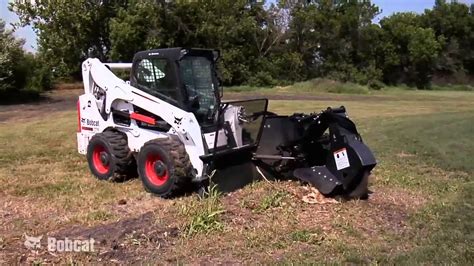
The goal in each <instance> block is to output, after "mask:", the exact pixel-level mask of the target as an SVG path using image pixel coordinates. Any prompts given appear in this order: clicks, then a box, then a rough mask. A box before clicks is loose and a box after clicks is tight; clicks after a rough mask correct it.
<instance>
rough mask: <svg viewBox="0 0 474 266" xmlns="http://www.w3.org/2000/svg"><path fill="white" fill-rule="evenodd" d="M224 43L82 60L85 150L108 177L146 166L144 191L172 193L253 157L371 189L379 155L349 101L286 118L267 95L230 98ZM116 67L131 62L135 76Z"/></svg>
mask: <svg viewBox="0 0 474 266" xmlns="http://www.w3.org/2000/svg"><path fill="white" fill-rule="evenodd" d="M218 57H219V53H218V51H216V50H206V49H185V48H168V49H156V50H149V51H142V52H138V53H137V54H135V56H134V58H133V62H132V63H131V64H124V63H102V62H101V61H99V60H98V59H95V58H89V59H87V60H86V61H84V62H83V64H82V76H83V82H84V94H82V95H80V96H79V100H78V102H77V111H78V133H77V144H78V150H79V153H81V154H85V155H86V156H87V161H88V163H89V168H90V170H91V172H92V174H93V175H94V176H96V177H97V178H98V179H100V180H118V179H123V178H125V177H127V176H131V175H133V174H134V172H135V173H136V172H137V171H138V175H139V176H140V178H141V180H142V182H143V185H144V187H145V189H146V190H147V191H149V192H151V193H154V194H157V195H159V196H162V197H171V196H173V195H176V193H177V192H179V191H180V190H182V189H183V188H184V187H185V186H188V185H189V184H191V183H193V182H194V183H198V184H201V183H205V182H206V180H207V179H208V178H209V175H210V173H211V172H213V171H214V170H215V169H223V168H225V167H226V165H233V164H236V163H239V162H240V163H241V162H242V161H243V162H247V163H248V162H251V164H252V165H254V167H259V169H257V170H260V168H261V169H264V171H266V173H270V174H272V175H273V176H277V177H286V178H292V177H296V178H298V179H301V180H303V181H305V182H308V183H310V184H312V185H313V186H315V187H316V188H317V189H318V190H319V191H321V193H323V194H325V195H350V196H355V197H364V196H365V195H366V194H367V179H368V175H369V174H370V171H371V170H372V169H373V168H374V167H375V165H376V161H375V158H374V156H373V154H372V152H371V151H370V149H369V148H368V147H367V146H366V145H365V144H364V143H363V142H362V139H361V137H360V135H359V133H358V132H357V130H356V126H355V125H354V123H353V122H352V121H351V120H349V119H348V118H347V115H346V110H345V108H344V107H339V108H328V109H327V110H324V111H322V112H320V113H312V114H301V113H295V114H293V115H290V116H281V115H276V114H274V113H271V112H268V111H267V105H268V100H267V99H255V100H247V101H232V102H231V101H226V102H224V101H222V100H221V98H222V91H221V90H220V89H219V81H218V78H217V72H216V61H217V59H218ZM111 69H131V72H130V81H124V80H122V79H120V78H118V77H117V76H116V75H115V74H114V73H113V72H112V71H111Z"/></svg>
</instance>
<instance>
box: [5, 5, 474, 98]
mask: <svg viewBox="0 0 474 266" xmlns="http://www.w3.org/2000/svg"><path fill="white" fill-rule="evenodd" d="M24 2H25V3H16V4H11V6H10V8H11V9H12V10H13V11H15V12H16V13H17V14H18V15H19V17H20V21H21V22H20V23H19V24H18V25H17V26H21V25H27V24H30V25H32V26H33V28H34V29H35V31H36V32H37V34H38V51H37V54H36V55H35V59H36V60H37V61H40V62H42V63H41V64H40V65H41V68H42V69H50V70H54V71H49V72H48V71H44V70H43V71H39V72H40V74H41V75H48V74H50V75H52V78H53V79H57V78H73V79H80V74H81V71H80V64H81V62H82V60H84V59H85V58H86V57H87V56H88V55H89V53H90V52H91V51H93V53H94V55H95V56H96V57H98V58H100V59H101V60H103V61H122V62H129V61H131V59H132V57H133V55H134V53H135V52H137V51H140V50H144V49H152V48H163V47H173V46H183V47H200V48H217V49H220V50H221V54H222V57H221V60H220V62H219V71H220V73H221V76H222V80H223V83H224V85H240V84H249V85H254V86H271V85H277V84H289V83H292V82H296V81H303V80H308V79H313V78H318V77H324V78H330V79H334V80H339V81H343V82H346V81H348V82H355V83H358V84H363V85H368V86H369V87H371V88H374V89H380V88H381V87H383V86H385V85H400V84H404V85H407V86H413V87H415V86H416V87H418V88H420V89H429V88H430V86H431V84H432V83H433V82H434V83H440V84H446V83H455V84H459V83H462V84H466V83H469V82H470V81H471V80H472V76H473V75H474V49H473V45H474V5H473V6H467V5H465V4H463V3H458V2H456V1H450V2H447V1H445V0H436V1H435V4H434V7H433V8H432V9H429V10H425V12H424V13H422V14H416V13H410V12H404V13H395V14H392V15H390V16H388V17H384V18H382V19H381V20H380V21H379V22H375V18H376V17H377V16H378V15H379V14H380V11H381V10H380V8H379V7H377V6H376V5H375V4H373V3H372V2H371V1H369V0H366V1H360V0H280V1H276V3H265V1H256V0H233V1H228V0H206V1H205V0H195V1H190V0H188V1H184V0H181V1H179V0H176V1H169V0H116V1H112V0H75V1H66V0H38V1H36V4H34V5H32V4H30V3H29V1H24ZM0 30H1V28H0ZM2 31H3V32H5V30H2ZM0 34H2V33H1V31H0ZM3 35H5V34H4V33H3ZM2 40H3V39H2ZM0 49H2V48H0ZM2 52H3V51H2ZM1 58H2V57H0V59H1ZM2 60H3V59H2ZM2 65H3V64H2ZM0 72H1V73H3V72H4V70H2V69H0ZM1 75H3V74H1ZM0 79H1V76H0ZM49 79H50V78H49V77H48V78H44V80H49ZM41 80H43V78H42V79H41Z"/></svg>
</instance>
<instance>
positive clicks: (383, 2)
mask: <svg viewBox="0 0 474 266" xmlns="http://www.w3.org/2000/svg"><path fill="white" fill-rule="evenodd" d="M271 1H272V0H271ZM434 1H435V0H372V2H373V3H374V4H376V5H377V6H379V8H380V9H381V11H382V13H381V14H380V15H379V16H378V17H377V18H376V19H375V22H379V21H380V19H381V18H383V17H384V16H389V15H391V14H393V13H395V12H416V13H422V12H423V11H424V10H425V9H427V8H431V7H433V5H434ZM8 2H10V0H0V18H1V19H3V20H5V21H6V22H7V24H10V23H15V22H18V16H16V14H15V13H13V12H10V11H9V10H8V8H7V7H8ZM459 2H462V3H466V4H469V5H470V4H473V3H474V0H459ZM15 35H16V36H18V37H20V38H23V39H25V41H26V42H25V45H24V48H25V49H26V50H27V51H30V52H34V51H35V50H36V46H37V45H36V34H35V33H34V31H33V29H32V28H31V27H24V28H20V29H17V30H16V32H15Z"/></svg>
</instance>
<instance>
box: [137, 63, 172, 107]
mask: <svg viewBox="0 0 474 266" xmlns="http://www.w3.org/2000/svg"><path fill="white" fill-rule="evenodd" d="M135 65H136V69H135V71H134V73H135V76H134V77H133V79H132V80H133V81H134V82H132V84H131V85H132V86H134V87H136V88H138V89H140V90H142V91H144V92H146V93H149V94H151V95H153V96H155V97H157V98H160V99H162V100H164V101H166V102H169V103H171V104H173V105H175V106H181V105H180V102H181V100H180V99H181V94H180V91H179V89H178V83H177V77H176V71H175V69H176V66H175V64H174V63H172V62H171V61H170V60H168V59H165V58H143V59H140V60H139V61H138V62H136V63H135ZM133 83H135V84H133Z"/></svg>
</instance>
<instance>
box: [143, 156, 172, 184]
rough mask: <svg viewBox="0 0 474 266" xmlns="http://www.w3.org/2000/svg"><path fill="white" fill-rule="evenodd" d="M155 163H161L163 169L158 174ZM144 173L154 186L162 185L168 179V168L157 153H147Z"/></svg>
mask: <svg viewBox="0 0 474 266" xmlns="http://www.w3.org/2000/svg"><path fill="white" fill-rule="evenodd" d="M157 164H163V166H164V170H163V171H162V173H161V174H158V173H157V171H156V166H157ZM145 174H146V176H147V178H148V180H149V181H150V182H151V183H152V184H153V185H155V186H162V185H163V184H164V183H166V181H168V178H169V176H168V169H166V165H165V164H164V162H163V160H161V157H160V156H159V155H157V154H149V155H148V156H147V158H146V161H145Z"/></svg>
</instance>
